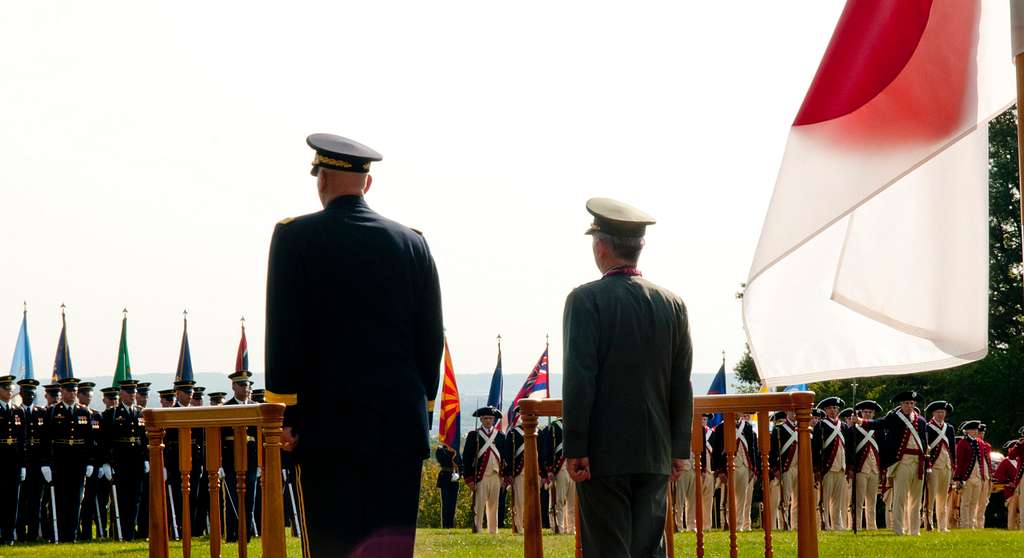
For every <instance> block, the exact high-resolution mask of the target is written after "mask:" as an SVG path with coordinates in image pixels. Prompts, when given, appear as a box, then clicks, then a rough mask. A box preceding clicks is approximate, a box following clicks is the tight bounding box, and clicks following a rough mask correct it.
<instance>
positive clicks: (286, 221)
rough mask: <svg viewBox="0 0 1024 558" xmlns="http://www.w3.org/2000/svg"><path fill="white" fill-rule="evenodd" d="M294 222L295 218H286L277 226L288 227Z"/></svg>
mask: <svg viewBox="0 0 1024 558" xmlns="http://www.w3.org/2000/svg"><path fill="white" fill-rule="evenodd" d="M294 220H295V217H285V218H284V219H281V220H280V221H278V222H277V224H278V225H287V224H288V223H291V222H292V221H294Z"/></svg>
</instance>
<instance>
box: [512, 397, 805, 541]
mask: <svg viewBox="0 0 1024 558" xmlns="http://www.w3.org/2000/svg"><path fill="white" fill-rule="evenodd" d="M813 405H814V394H813V393H812V392H806V391H804V392H799V391H798V392H783V393H755V394H743V395H701V396H696V397H694V398H693V430H692V436H693V441H692V448H693V453H694V460H693V461H694V477H695V478H694V485H695V486H694V492H695V502H694V506H693V507H694V515H695V521H694V524H695V526H696V529H697V539H696V555H697V556H698V557H703V556H704V510H703V494H702V491H701V482H702V472H703V469H702V466H701V459H700V456H701V453H702V452H703V450H704V428H703V426H702V424H701V415H703V414H707V413H722V414H724V415H725V417H724V418H725V422H724V423H723V426H724V430H723V434H724V436H723V438H724V439H723V442H724V450H725V455H726V487H727V500H728V510H729V515H728V523H729V531H730V537H729V538H730V545H729V546H730V555H731V556H737V554H738V549H737V545H736V530H737V528H738V527H737V523H738V514H737V509H736V504H737V502H736V488H735V486H734V484H735V483H734V481H735V479H734V473H735V456H736V447H737V444H736V424H735V418H736V414H737V413H753V414H756V415H757V416H758V438H759V443H758V447H757V448H753V449H755V450H756V451H757V452H758V453H759V454H760V463H759V464H760V465H761V467H762V474H761V482H762V483H763V484H764V485H765V486H764V489H763V491H762V492H763V493H764V494H765V496H764V509H765V512H764V513H763V515H762V524H763V527H764V531H765V556H766V558H771V556H772V555H773V549H772V535H771V520H772V504H771V490H770V488H769V486H768V470H767V469H768V467H767V465H768V451H769V448H770V440H769V439H768V417H769V415H768V413H769V411H785V412H787V413H789V414H791V415H792V416H795V417H796V422H797V467H798V471H797V479H798V480H797V492H798V500H799V502H798V505H797V524H798V528H797V530H798V535H797V555H798V556H799V557H800V558H812V557H815V558H816V557H817V556H818V530H817V525H816V524H815V515H814V513H813V511H814V509H815V507H816V506H815V501H814V494H815V491H814V477H813V471H812V464H811V426H810V421H811V408H812V407H813ZM520 416H521V417H522V420H523V435H524V438H525V439H526V444H525V448H524V451H525V456H524V458H525V460H526V463H525V475H526V478H525V479H524V481H525V482H524V484H525V490H526V494H525V502H524V507H525V509H524V515H525V517H524V519H525V522H524V537H523V550H524V556H525V557H526V558H542V557H543V556H544V547H543V541H542V537H541V525H540V477H539V465H538V462H537V419H538V418H539V417H545V416H562V401H561V400H560V399H540V400H533V399H527V400H523V401H520ZM744 459H745V457H744ZM710 460H711V456H710V455H709V456H708V461H709V465H710ZM751 472H752V473H753V471H751ZM743 488H744V489H745V487H743ZM744 512H745V513H750V510H744ZM577 519H578V514H577ZM672 521H673V518H672V513H667V517H666V525H665V539H666V544H667V546H669V547H670V548H671V545H672V544H673V541H672V539H673V537H672V535H673V530H672ZM579 536H580V533H579V529H577V531H576V537H577V556H580V547H579V544H578V541H579ZM585 551H586V549H583V552H584V553H585Z"/></svg>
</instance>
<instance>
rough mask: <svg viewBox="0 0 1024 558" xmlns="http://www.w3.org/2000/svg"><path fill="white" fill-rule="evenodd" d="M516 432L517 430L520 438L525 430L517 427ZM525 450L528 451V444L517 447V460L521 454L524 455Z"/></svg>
mask: <svg viewBox="0 0 1024 558" xmlns="http://www.w3.org/2000/svg"><path fill="white" fill-rule="evenodd" d="M514 430H515V432H518V433H519V435H520V436H522V435H523V429H522V427H519V426H517V427H515V429H514ZM514 439H515V438H513V440H514ZM524 449H526V444H519V447H517V448H516V458H517V459H518V458H519V454H521V453H523V450H524ZM556 451H557V450H556Z"/></svg>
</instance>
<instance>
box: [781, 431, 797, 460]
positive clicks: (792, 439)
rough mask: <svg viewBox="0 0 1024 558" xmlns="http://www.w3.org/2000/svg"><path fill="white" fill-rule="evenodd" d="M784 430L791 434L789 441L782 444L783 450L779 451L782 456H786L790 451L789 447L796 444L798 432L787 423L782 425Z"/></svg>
mask: <svg viewBox="0 0 1024 558" xmlns="http://www.w3.org/2000/svg"><path fill="white" fill-rule="evenodd" d="M782 429H783V430H784V431H785V432H786V433H787V434H789V439H788V440H786V443H784V444H782V449H781V450H780V451H779V455H780V456H782V455H786V450H788V449H789V446H792V445H793V444H794V443H796V431H795V430H793V428H792V427H790V426H789V425H788V424H786V423H782Z"/></svg>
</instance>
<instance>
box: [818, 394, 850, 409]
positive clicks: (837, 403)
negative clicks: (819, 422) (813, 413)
mask: <svg viewBox="0 0 1024 558" xmlns="http://www.w3.org/2000/svg"><path fill="white" fill-rule="evenodd" d="M843 405H846V402H845V401H843V400H842V399H841V398H839V397H836V396H834V395H833V396H832V397H826V398H825V399H822V400H821V403H818V408H819V409H825V408H826V407H842V406H843Z"/></svg>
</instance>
